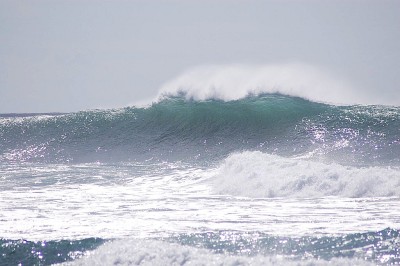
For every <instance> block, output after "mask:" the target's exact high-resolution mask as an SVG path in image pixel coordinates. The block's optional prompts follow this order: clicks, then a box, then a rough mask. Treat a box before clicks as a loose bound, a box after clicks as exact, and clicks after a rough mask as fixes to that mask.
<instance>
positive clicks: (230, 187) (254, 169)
mask: <svg viewBox="0 0 400 266" xmlns="http://www.w3.org/2000/svg"><path fill="white" fill-rule="evenodd" d="M212 182H213V185H214V189H215V190H216V192H217V193H219V194H229V195H235V196H247V197H299V198H311V197H322V196H342V197H356V198H358V197H380V196H382V197H388V196H389V197H390V196H400V169H395V168H384V167H368V168H355V167H345V166H342V165H339V164H336V163H331V164H325V163H320V162H315V161H310V160H306V159H299V158H283V157H279V156H276V155H270V154H266V153H262V152H258V151H254V152H250V151H245V152H242V153H234V154H232V155H230V156H229V157H228V158H227V159H225V160H224V161H223V163H222V164H221V165H220V167H219V169H218V174H217V175H216V176H215V179H213V181H212Z"/></svg>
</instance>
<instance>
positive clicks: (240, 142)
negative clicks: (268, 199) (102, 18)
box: [0, 94, 400, 165]
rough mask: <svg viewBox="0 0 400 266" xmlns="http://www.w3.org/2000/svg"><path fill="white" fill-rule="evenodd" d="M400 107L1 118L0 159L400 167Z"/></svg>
mask: <svg viewBox="0 0 400 266" xmlns="http://www.w3.org/2000/svg"><path fill="white" fill-rule="evenodd" d="M399 128H400V108H399V107H388V106H358V105H357V106H333V105H326V104H321V103H315V102H310V101H307V100H304V99H301V98H296V97H290V96H283V95H279V94H265V95H262V96H257V97H255V96H254V97H251V96H249V97H247V98H245V99H242V100H237V101H230V102H223V101H217V100H209V101H200V102H199V101H187V100H185V99H183V98H180V97H176V98H169V99H165V100H163V101H161V102H158V103H154V104H153V105H151V106H150V107H148V108H134V107H129V108H123V109H116V110H94V111H84V112H78V113H70V114H63V115H55V114H51V115H33V116H21V115H19V116H10V115H7V116H6V115H3V116H1V117H0V139H1V140H2V141H1V143H0V160H1V161H15V162H21V161H39V162H70V161H74V162H93V161H107V162H108V161H131V160H147V159H151V158H152V159H159V160H165V159H166V158H167V159H168V160H190V161H196V162H199V163H202V162H213V161H215V160H216V159H221V158H223V157H225V156H227V155H228V154H229V153H231V152H233V151H238V150H260V151H263V152H268V153H274V154H278V155H284V156H317V157H321V158H328V159H332V160H334V161H339V162H341V163H345V164H354V165H371V164H378V165H399V163H400V159H399V158H400V148H399V147H400V130H399Z"/></svg>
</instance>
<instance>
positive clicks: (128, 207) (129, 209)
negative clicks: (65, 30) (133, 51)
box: [0, 93, 400, 265]
mask: <svg viewBox="0 0 400 266" xmlns="http://www.w3.org/2000/svg"><path fill="white" fill-rule="evenodd" d="M59 263H61V264H65V265H327V264H328V265H377V264H378V265H390V264H400V107H397V106H377V105H344V106H343V105H333V104H324V103H319V102H313V101H310V100H306V99H303V98H299V97H293V96H285V95H281V94H274V93H272V94H271V93H269V94H268V93H265V94H259V95H253V96H252V95H250V96H246V97H242V98H240V99H233V100H228V101H224V100H223V99H218V97H214V98H210V99H194V98H188V97H185V95H183V94H177V95H175V96H170V97H164V98H163V99H162V100H160V101H157V102H155V103H153V104H151V105H150V106H147V107H143V108H140V107H126V108H119V109H109V110H91V111H82V112H76V113H66V114H60V113H52V114H3V115H0V265H51V264H59Z"/></svg>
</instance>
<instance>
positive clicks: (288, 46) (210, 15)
mask: <svg viewBox="0 0 400 266" xmlns="http://www.w3.org/2000/svg"><path fill="white" fill-rule="evenodd" d="M399 14H400V1H397V0H393V1H384V0H377V1H368V0H364V1H361V0H358V1H353V0H336V1H327V0H318V1H306V0H304V1H303V0H296V1H244V0H240V1H239V0H231V1H230V0H212V1H205V0H187V1H183V0H181V1H167V0H146V1H111V0H110V1H100V0H98V1H95V0H90V1H78V0H68V1H66V0H64V1H63V0H60V1H57V0H49V1H35V0H32V1H20V0H10V1H7V0H0V113H16V112H56V111H58V112H69V111H78V110H84V109H93V108H112V107H123V106H127V105H130V104H132V103H135V102H141V101H144V100H147V99H151V98H153V97H155V95H156V94H157V91H158V90H159V89H160V87H161V86H162V85H163V84H164V83H165V82H167V81H169V80H171V79H173V78H175V77H177V76H179V75H180V73H182V72H184V71H185V70H187V69H190V68H192V67H197V66H199V65H200V66H201V65H214V64H216V65H220V64H223V65H229V64H247V65H260V64H261V65H264V64H265V65H268V64H281V63H291V62H296V63H305V64H309V65H312V66H315V67H317V68H321V69H324V71H326V72H328V73H329V74H331V75H333V76H334V77H337V78H338V79H343V80H344V81H346V82H348V83H349V84H351V86H352V88H354V90H356V91H357V92H359V93H360V94H362V95H364V96H365V95H367V96H368V97H370V98H371V99H373V100H374V101H375V102H376V103H381V104H392V105H400V15H399Z"/></svg>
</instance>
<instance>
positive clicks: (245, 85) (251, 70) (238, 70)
mask: <svg viewBox="0 0 400 266" xmlns="http://www.w3.org/2000/svg"><path fill="white" fill-rule="evenodd" d="M264 93H280V94H284V95H289V96H295V97H302V98H305V99H308V100H311V101H316V102H324V103H335V104H373V103H375V104H377V103H376V102H374V100H375V99H368V98H367V97H366V94H365V93H359V92H357V91H356V90H354V88H353V87H352V86H351V85H350V84H348V83H347V82H345V81H343V80H340V79H338V78H334V77H332V76H330V75H328V74H327V73H325V72H324V71H322V70H321V69H320V68H317V67H314V66H311V65H307V64H303V63H291V64H289V63H288V64H271V65H239V64H237V65H210V66H199V67H195V68H193V69H190V70H188V71H186V72H184V73H183V74H181V75H180V76H178V77H177V78H175V79H172V80H170V81H169V82H167V83H165V84H164V85H163V86H162V88H161V90H160V92H159V95H158V98H163V97H164V96H177V95H183V96H184V97H185V98H186V99H193V100H197V101H198V100H209V99H219V100H223V101H232V100H239V99H243V98H245V97H247V96H249V95H260V94H264ZM381 104H382V103H381Z"/></svg>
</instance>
